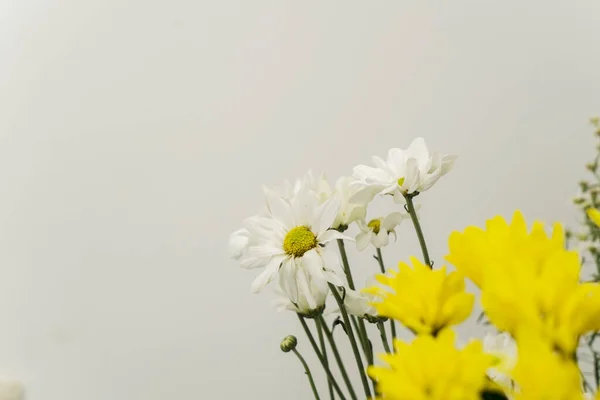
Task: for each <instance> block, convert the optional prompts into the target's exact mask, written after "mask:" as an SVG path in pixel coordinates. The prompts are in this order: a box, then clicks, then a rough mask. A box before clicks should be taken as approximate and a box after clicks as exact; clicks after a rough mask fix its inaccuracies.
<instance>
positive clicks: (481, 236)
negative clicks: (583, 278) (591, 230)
mask: <svg viewBox="0 0 600 400" xmlns="http://www.w3.org/2000/svg"><path fill="white" fill-rule="evenodd" d="M562 232H563V230H562V227H561V226H560V225H555V228H554V233H553V235H552V237H550V238H548V237H547V236H546V234H545V232H544V226H543V225H542V224H541V223H535V224H534V226H533V229H532V231H531V233H528V232H527V227H526V224H525V221H524V219H523V216H522V215H521V213H519V212H516V213H515V215H514V217H513V221H512V223H511V224H510V225H509V224H507V223H506V222H505V221H504V220H503V219H502V218H501V217H496V218H494V219H492V220H490V221H488V223H487V229H486V230H485V231H484V230H481V229H479V228H474V227H470V228H467V230H465V233H453V234H452V236H451V238H450V255H449V256H448V257H447V258H448V260H450V261H452V262H453V263H454V264H455V265H456V267H457V269H459V270H460V271H463V272H464V273H465V274H467V275H468V276H471V277H472V279H473V280H474V281H475V282H476V283H478V285H479V286H480V287H481V289H482V294H481V301H482V305H483V309H484V310H485V312H486V314H487V316H488V318H489V319H490V321H491V322H492V323H493V324H494V325H495V326H496V327H497V328H498V329H499V330H501V331H507V332H510V333H511V334H513V335H514V334H515V332H516V331H517V330H518V329H519V328H521V327H523V326H526V327H527V328H528V329H530V330H533V331H535V332H536V333H537V334H538V335H539V336H541V337H542V338H544V339H545V340H546V342H547V343H548V345H549V347H556V348H559V349H560V350H561V351H562V352H563V353H565V354H567V355H571V354H572V353H573V352H574V350H575V348H576V346H577V343H578V341H579V337H580V336H581V335H582V334H584V333H586V332H589V331H591V330H595V329H598V328H600V286H598V284H580V283H579V273H580V269H581V265H580V262H579V256H578V255H577V253H575V252H572V251H567V250H565V248H564V239H563V233H562ZM469 257H470V258H469ZM473 277H474V278H473Z"/></svg>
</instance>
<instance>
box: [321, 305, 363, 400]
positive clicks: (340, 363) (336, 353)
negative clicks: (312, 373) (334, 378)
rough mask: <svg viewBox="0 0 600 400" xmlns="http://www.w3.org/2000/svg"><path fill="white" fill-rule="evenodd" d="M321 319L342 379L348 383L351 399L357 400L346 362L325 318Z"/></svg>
mask: <svg viewBox="0 0 600 400" xmlns="http://www.w3.org/2000/svg"><path fill="white" fill-rule="evenodd" d="M319 319H320V322H321V326H322V327H323V331H324V332H325V336H326V337H327V340H328V341H329V345H330V346H331V350H332V351H333V356H334V357H335V361H336V362H337V364H338V367H339V368H340V372H341V373H342V378H343V379H344V382H346V386H348V392H349V393H350V397H352V398H353V399H357V397H356V392H355V391H354V388H353V387H352V381H351V380H350V378H349V377H348V372H347V371H346V367H345V366H344V360H342V357H341V356H340V352H339V350H338V348H337V345H336V344H335V339H334V338H333V333H332V332H331V331H330V330H329V328H328V327H327V324H326V323H325V320H324V319H323V317H322V316H321V317H319Z"/></svg>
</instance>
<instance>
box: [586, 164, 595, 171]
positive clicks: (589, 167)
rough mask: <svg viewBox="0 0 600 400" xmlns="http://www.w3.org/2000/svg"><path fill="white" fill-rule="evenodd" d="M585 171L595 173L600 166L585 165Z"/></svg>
mask: <svg viewBox="0 0 600 400" xmlns="http://www.w3.org/2000/svg"><path fill="white" fill-rule="evenodd" d="M585 169H587V170H588V171H590V172H595V171H596V170H597V169H598V164H596V163H587V164H585Z"/></svg>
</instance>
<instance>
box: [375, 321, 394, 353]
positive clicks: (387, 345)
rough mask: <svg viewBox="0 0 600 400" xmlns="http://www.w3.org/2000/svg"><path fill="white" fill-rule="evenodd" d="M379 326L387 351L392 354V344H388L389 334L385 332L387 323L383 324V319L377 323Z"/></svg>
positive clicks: (382, 341)
mask: <svg viewBox="0 0 600 400" xmlns="http://www.w3.org/2000/svg"><path fill="white" fill-rule="evenodd" d="M377 328H379V333H380V334H381V343H383V348H384V349H385V352H386V353H389V354H391V353H392V352H391V351H390V346H389V344H388V338H387V334H386V333H385V325H383V322H382V321H379V322H378V323H377Z"/></svg>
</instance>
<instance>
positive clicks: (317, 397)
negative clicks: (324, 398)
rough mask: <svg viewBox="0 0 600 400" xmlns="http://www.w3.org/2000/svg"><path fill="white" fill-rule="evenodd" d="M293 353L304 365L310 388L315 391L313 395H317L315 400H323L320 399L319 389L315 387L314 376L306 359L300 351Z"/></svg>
mask: <svg viewBox="0 0 600 400" xmlns="http://www.w3.org/2000/svg"><path fill="white" fill-rule="evenodd" d="M292 351H293V352H294V354H295V355H296V356H297V357H298V360H300V362H301V363H302V365H304V372H305V373H306V376H308V382H309V383H310V387H311V389H312V391H313V394H314V395H315V400H321V398H320V397H319V392H318V391H317V387H316V386H315V381H314V380H313V377H312V374H311V373H310V368H308V364H307V363H306V361H305V360H304V357H302V355H300V352H299V351H298V350H296V349H293V350H292Z"/></svg>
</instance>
